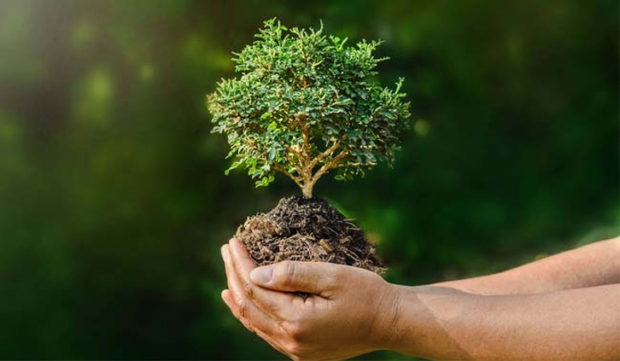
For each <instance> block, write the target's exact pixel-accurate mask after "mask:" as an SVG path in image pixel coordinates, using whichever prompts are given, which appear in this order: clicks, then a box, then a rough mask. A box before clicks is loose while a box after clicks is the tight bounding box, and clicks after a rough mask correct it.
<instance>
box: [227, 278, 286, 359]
mask: <svg viewBox="0 0 620 361" xmlns="http://www.w3.org/2000/svg"><path fill="white" fill-rule="evenodd" d="M221 296H222V300H224V303H225V304H226V306H228V308H229V309H230V311H231V312H232V314H233V315H234V316H235V317H236V318H237V319H238V320H239V321H241V323H242V324H243V325H244V326H245V327H246V328H247V329H248V330H249V331H250V332H253V333H256V334H257V335H258V336H259V337H260V338H262V339H263V340H265V341H266V342H267V343H268V344H269V345H271V347H273V348H275V349H276V350H278V351H279V352H281V353H282V354H285V355H286V352H285V351H284V349H283V348H282V347H281V346H280V345H279V343H278V342H277V341H276V339H275V338H274V337H272V336H270V335H269V334H267V333H265V332H264V331H263V330H262V329H260V328H258V327H256V328H254V327H252V326H251V321H250V320H249V319H247V317H245V316H242V315H241V312H240V311H239V305H238V304H237V303H236V302H235V300H234V299H233V297H232V296H231V293H230V291H229V290H223V291H222V294H221Z"/></svg>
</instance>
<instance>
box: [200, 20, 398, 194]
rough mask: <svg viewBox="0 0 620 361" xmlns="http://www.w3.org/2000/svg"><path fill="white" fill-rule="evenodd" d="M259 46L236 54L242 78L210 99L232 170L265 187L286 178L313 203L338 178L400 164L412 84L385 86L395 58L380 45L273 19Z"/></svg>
mask: <svg viewBox="0 0 620 361" xmlns="http://www.w3.org/2000/svg"><path fill="white" fill-rule="evenodd" d="M255 37H256V41H254V42H253V43H252V44H251V45H248V46H246V47H245V48H244V49H243V50H242V51H241V52H240V53H234V55H235V58H233V61H234V62H235V63H236V66H235V72H236V73H238V74H239V75H240V76H239V77H238V78H233V79H222V80H221V81H220V82H219V83H218V84H217V88H216V90H215V92H214V93H212V94H210V95H208V108H209V111H210V112H211V114H212V116H213V122H214V123H215V126H214V128H213V132H216V133H223V134H226V135H227V136H228V143H229V144H230V148H231V149H230V152H229V153H228V157H232V158H234V161H233V163H232V165H231V166H230V168H229V169H228V170H227V172H226V173H228V171H230V170H231V169H235V168H238V167H243V168H247V170H248V174H249V175H250V176H251V177H252V178H254V179H256V185H257V186H266V185H268V184H269V183H271V182H272V181H273V180H274V175H275V173H276V172H280V173H283V174H285V175H286V176H288V177H289V178H291V179H292V180H293V181H294V182H295V183H296V184H297V185H298V186H299V187H300V188H301V190H302V193H303V195H304V197H306V198H311V197H312V191H313V188H314V185H315V184H316V182H317V181H318V180H319V179H320V178H321V177H322V176H323V175H325V174H327V173H328V172H329V171H332V170H333V171H334V172H335V175H336V179H340V180H342V179H350V178H351V177H353V176H355V175H363V174H364V172H365V171H366V170H368V169H370V168H372V167H374V166H375V165H376V164H377V163H378V162H379V161H386V162H387V163H388V164H390V165H391V163H392V161H393V160H394V153H395V151H396V150H397V149H398V147H399V135H400V134H401V132H402V131H403V129H405V128H406V127H407V126H408V119H409V117H410V114H409V102H405V101H403V98H404V97H405V94H404V93H401V92H400V90H401V86H402V83H403V79H402V78H401V79H400V80H398V82H397V83H396V85H395V87H394V88H393V89H390V88H387V87H383V86H381V84H380V83H379V81H378V80H377V78H376V76H377V71H376V67H377V64H379V62H381V61H383V60H386V59H387V58H377V57H375V56H374V55H373V52H374V51H375V50H376V49H377V47H378V46H379V45H380V44H381V42H380V41H371V42H367V41H365V40H362V41H361V42H359V43H357V44H356V45H355V46H347V45H346V43H347V39H346V38H345V39H341V38H339V37H336V36H327V35H325V34H324V33H323V26H322V24H321V28H320V29H318V30H314V29H312V28H310V29H299V28H296V27H295V28H291V29H288V28H287V27H285V26H283V25H282V24H281V23H280V22H279V21H277V20H276V19H271V20H268V21H265V23H264V27H263V28H262V29H260V31H259V33H258V34H256V35H255Z"/></svg>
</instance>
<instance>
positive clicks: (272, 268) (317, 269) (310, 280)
mask: <svg viewBox="0 0 620 361" xmlns="http://www.w3.org/2000/svg"><path fill="white" fill-rule="evenodd" d="M339 275H340V270H339V266H338V265H334V264H331V263H325V262H293V261H284V262H279V263H275V264H272V265H269V266H262V267H258V268H255V269H253V270H252V272H251V273H250V279H251V280H252V282H253V283H255V284H257V285H258V286H261V287H264V288H269V289H272V290H276V291H286V292H306V293H313V294H319V295H323V294H325V293H326V292H329V291H330V290H333V289H334V287H335V285H337V284H338V282H337V279H338V277H339Z"/></svg>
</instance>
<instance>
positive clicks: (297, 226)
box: [235, 196, 385, 274]
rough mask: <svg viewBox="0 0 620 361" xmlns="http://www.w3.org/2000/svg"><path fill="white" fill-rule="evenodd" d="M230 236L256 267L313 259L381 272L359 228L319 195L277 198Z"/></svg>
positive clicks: (382, 269)
mask: <svg viewBox="0 0 620 361" xmlns="http://www.w3.org/2000/svg"><path fill="white" fill-rule="evenodd" d="M235 237H236V238H238V239H240V240H241V241H242V242H243V243H244V244H245V245H246V247H247V249H248V251H249V253H250V255H251V256H252V258H253V259H254V261H255V262H256V263H257V264H258V265H267V264H272V263H276V262H280V261H284V260H292V261H318V262H331V263H338V264H344V265H350V266H355V267H360V268H364V269H367V270H370V271H373V272H376V273H379V274H381V273H383V272H384V271H385V268H384V267H383V262H382V261H381V260H380V259H379V258H378V257H377V256H376V255H375V247H374V245H372V244H371V243H370V242H368V240H367V239H366V236H365V235H364V232H363V231H362V230H361V229H360V228H359V227H358V226H356V225H355V223H353V221H352V220H350V219H347V218H346V217H345V216H344V215H343V214H342V213H340V212H339V211H338V210H337V209H336V208H334V207H332V206H331V205H329V203H327V201H326V200H324V199H321V198H309V199H308V198H303V197H301V196H293V197H289V198H283V199H281V200H280V202H279V203H278V205H277V206H276V207H275V208H273V209H272V210H271V211H269V212H267V213H259V214H257V215H256V216H253V217H249V218H248V219H247V220H246V221H245V223H244V224H243V225H241V226H240V227H239V229H237V234H236V235H235Z"/></svg>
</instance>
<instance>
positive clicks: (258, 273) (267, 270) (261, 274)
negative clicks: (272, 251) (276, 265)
mask: <svg viewBox="0 0 620 361" xmlns="http://www.w3.org/2000/svg"><path fill="white" fill-rule="evenodd" d="M272 273H273V269H272V268H271V267H258V268H255V269H253V270H252V272H250V279H251V280H252V282H254V283H256V284H258V285H266V284H267V283H269V282H271V274H272Z"/></svg>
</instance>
